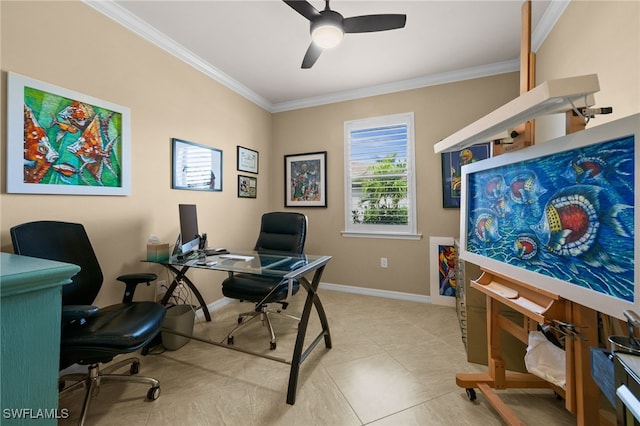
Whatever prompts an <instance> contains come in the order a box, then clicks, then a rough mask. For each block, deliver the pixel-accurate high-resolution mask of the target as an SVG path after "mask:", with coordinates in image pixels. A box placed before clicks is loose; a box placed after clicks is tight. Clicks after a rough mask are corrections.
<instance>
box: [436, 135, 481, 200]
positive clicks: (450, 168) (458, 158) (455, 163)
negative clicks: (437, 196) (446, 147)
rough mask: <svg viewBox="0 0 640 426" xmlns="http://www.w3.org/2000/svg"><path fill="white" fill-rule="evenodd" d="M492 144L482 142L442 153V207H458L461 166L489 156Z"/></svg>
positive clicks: (460, 187)
mask: <svg viewBox="0 0 640 426" xmlns="http://www.w3.org/2000/svg"><path fill="white" fill-rule="evenodd" d="M492 147H493V144H492V143H491V142H484V143H480V144H477V145H473V146H470V147H469V148H465V149H463V150H460V151H455V152H445V153H443V154H442V207H444V208H445V209H448V208H456V209H459V208H460V191H461V189H462V182H461V180H460V178H461V176H462V174H461V168H462V166H464V165H466V164H471V163H475V162H477V161H480V160H484V159H486V158H489V157H491V155H492Z"/></svg>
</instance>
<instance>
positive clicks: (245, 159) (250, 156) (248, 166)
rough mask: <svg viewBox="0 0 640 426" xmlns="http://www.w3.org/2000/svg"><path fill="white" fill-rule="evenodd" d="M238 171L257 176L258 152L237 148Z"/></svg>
mask: <svg viewBox="0 0 640 426" xmlns="http://www.w3.org/2000/svg"><path fill="white" fill-rule="evenodd" d="M238 171H239V172H249V173H255V174H258V151H254V150H252V149H249V148H245V147H242V146H238Z"/></svg>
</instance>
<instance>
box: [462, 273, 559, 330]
mask: <svg viewBox="0 0 640 426" xmlns="http://www.w3.org/2000/svg"><path fill="white" fill-rule="evenodd" d="M481 269H482V270H483V271H484V272H483V274H482V276H480V278H478V279H477V280H471V287H473V288H475V289H477V290H478V291H480V292H482V293H484V294H485V295H487V296H489V297H491V298H493V299H496V300H498V301H499V302H500V303H502V304H503V305H506V306H509V307H510V308H511V309H513V310H515V311H518V312H520V313H521V314H522V315H524V316H526V317H528V318H530V319H532V320H534V321H536V322H537V323H540V324H542V323H544V322H545V317H547V318H549V317H551V318H558V317H560V316H561V315H564V306H561V305H562V304H561V303H559V302H560V301H561V298H560V297H559V296H558V295H556V294H553V293H550V292H548V291H546V290H543V289H540V288H537V287H534V286H531V285H529V284H526V283H524V282H519V281H516V280H514V279H513V278H507V277H505V276H503V275H501V274H498V273H496V272H493V271H492V272H488V271H487V270H485V269H483V268H481ZM525 343H526V342H525Z"/></svg>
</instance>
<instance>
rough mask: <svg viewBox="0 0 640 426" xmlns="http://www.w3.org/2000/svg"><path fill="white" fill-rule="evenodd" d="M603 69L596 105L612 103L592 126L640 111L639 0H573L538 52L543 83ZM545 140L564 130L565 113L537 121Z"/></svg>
mask: <svg viewBox="0 0 640 426" xmlns="http://www.w3.org/2000/svg"><path fill="white" fill-rule="evenodd" d="M594 73H595V74H598V80H599V82H600V91H599V92H597V93H596V94H595V101H596V106H597V107H609V106H610V107H613V114H611V115H598V116H596V118H594V119H592V120H591V121H590V123H589V124H588V126H587V127H593V126H597V125H599V124H603V123H606V122H609V121H612V120H617V119H619V118H622V117H626V116H629V115H631V114H634V113H637V112H639V111H640V2H638V1H572V2H571V3H569V5H568V6H567V8H566V10H565V11H564V13H563V14H562V16H561V17H560V19H559V20H558V22H557V24H556V25H555V27H554V28H553V30H552V31H551V33H550V34H549V36H548V37H547V38H546V40H545V41H544V43H543V44H542V46H541V47H540V49H539V50H538V52H537V61H536V79H537V81H538V83H541V82H543V81H546V80H552V79H556V78H564V77H572V76H576V75H585V74H594ZM538 123H539V125H538V126H537V127H536V132H537V135H536V137H538V136H539V137H540V138H541V139H539V140H540V141H543V140H545V139H548V137H546V135H548V136H549V137H556V136H560V135H563V134H564V118H563V117H555V118H553V117H552V118H550V119H547V120H546V121H545V120H538Z"/></svg>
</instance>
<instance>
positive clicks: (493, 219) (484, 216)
mask: <svg viewBox="0 0 640 426" xmlns="http://www.w3.org/2000/svg"><path fill="white" fill-rule="evenodd" d="M473 217H474V219H473V222H472V225H473V236H474V237H475V239H476V240H477V241H479V242H480V243H483V244H488V243H493V242H496V241H498V240H499V239H500V238H501V236H500V233H499V226H498V225H499V223H498V216H496V214H495V212H493V211H491V210H489V209H484V208H481V209H477V210H474V211H473Z"/></svg>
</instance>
